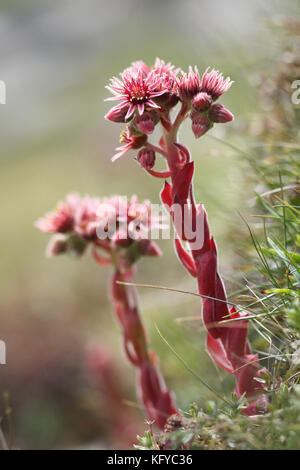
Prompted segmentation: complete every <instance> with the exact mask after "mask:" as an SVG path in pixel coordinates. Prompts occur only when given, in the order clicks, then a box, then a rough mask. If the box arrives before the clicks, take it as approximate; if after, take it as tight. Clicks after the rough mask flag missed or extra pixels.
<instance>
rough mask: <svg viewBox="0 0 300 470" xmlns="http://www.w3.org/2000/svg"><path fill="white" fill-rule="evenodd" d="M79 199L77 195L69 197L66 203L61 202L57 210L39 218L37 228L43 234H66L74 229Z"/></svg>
mask: <svg viewBox="0 0 300 470" xmlns="http://www.w3.org/2000/svg"><path fill="white" fill-rule="evenodd" d="M77 202H78V199H77V195H76V194H70V195H68V196H67V198H66V201H65V202H63V201H60V202H59V203H58V205H57V209H56V210H54V211H52V212H48V213H47V214H45V216H44V217H41V218H39V219H38V220H37V221H36V223H35V226H36V227H37V228H38V229H39V230H41V231H42V232H47V233H66V232H70V231H71V230H72V229H73V227H74V214H75V209H76V205H77Z"/></svg>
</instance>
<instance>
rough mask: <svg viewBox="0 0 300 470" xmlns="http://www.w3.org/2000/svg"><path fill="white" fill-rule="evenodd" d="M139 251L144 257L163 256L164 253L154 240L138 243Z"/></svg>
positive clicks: (144, 239) (144, 240)
mask: <svg viewBox="0 0 300 470" xmlns="http://www.w3.org/2000/svg"><path fill="white" fill-rule="evenodd" d="M137 246H138V250H139V253H140V254H141V255H144V256H161V255H162V252H161V250H160V248H159V247H158V245H157V244H156V243H155V242H153V241H152V240H149V239H146V238H143V239H141V240H139V241H138V242H137Z"/></svg>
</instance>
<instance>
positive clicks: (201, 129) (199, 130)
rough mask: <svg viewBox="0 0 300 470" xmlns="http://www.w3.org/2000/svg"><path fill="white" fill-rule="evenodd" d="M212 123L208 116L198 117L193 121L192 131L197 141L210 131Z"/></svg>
mask: <svg viewBox="0 0 300 470" xmlns="http://www.w3.org/2000/svg"><path fill="white" fill-rule="evenodd" d="M210 127H211V123H210V120H209V119H208V117H207V116H197V117H195V118H194V119H193V120H192V131H193V133H194V136H195V137H196V139H198V137H201V136H202V135H203V134H205V132H207V131H208V129H210Z"/></svg>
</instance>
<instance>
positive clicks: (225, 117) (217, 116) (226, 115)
mask: <svg viewBox="0 0 300 470" xmlns="http://www.w3.org/2000/svg"><path fill="white" fill-rule="evenodd" d="M208 115H209V118H210V119H211V120H212V121H213V122H221V123H224V122H230V121H232V120H233V119H234V115H233V114H232V113H231V112H230V111H229V110H228V109H226V108H225V107H224V106H223V105H222V104H214V105H213V106H212V107H211V108H210V110H209V114H208Z"/></svg>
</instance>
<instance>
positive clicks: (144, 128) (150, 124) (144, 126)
mask: <svg viewBox="0 0 300 470" xmlns="http://www.w3.org/2000/svg"><path fill="white" fill-rule="evenodd" d="M133 123H134V125H135V127H136V128H137V129H138V130H139V131H140V132H141V133H142V134H152V132H153V131H154V127H155V123H154V121H153V119H152V117H151V114H150V113H144V114H142V115H141V116H139V115H137V116H136V117H135V118H134V122H133Z"/></svg>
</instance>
